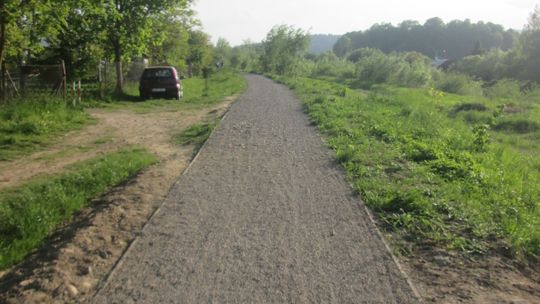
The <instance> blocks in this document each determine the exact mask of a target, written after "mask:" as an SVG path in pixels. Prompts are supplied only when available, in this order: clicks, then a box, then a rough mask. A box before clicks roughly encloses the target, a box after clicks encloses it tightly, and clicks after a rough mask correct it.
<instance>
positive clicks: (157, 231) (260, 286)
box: [93, 76, 418, 303]
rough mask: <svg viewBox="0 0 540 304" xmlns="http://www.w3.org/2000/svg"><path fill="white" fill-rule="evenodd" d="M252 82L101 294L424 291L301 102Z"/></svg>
mask: <svg viewBox="0 0 540 304" xmlns="http://www.w3.org/2000/svg"><path fill="white" fill-rule="evenodd" d="M248 81H249V88H248V91H247V92H246V93H245V94H244V95H243V96H242V97H241V98H240V99H239V100H238V101H237V102H236V103H235V104H234V105H233V106H232V108H231V110H230V111H229V113H228V115H227V116H226V117H225V119H224V120H223V122H222V123H221V125H220V126H219V128H217V129H216V131H215V132H214V134H213V135H212V136H211V138H210V139H209V141H208V142H207V144H206V145H205V147H204V148H203V149H202V150H201V153H200V155H199V156H198V158H197V159H196V160H195V161H194V163H193V164H192V166H191V167H190V168H189V169H188V170H187V171H186V173H185V174H184V175H183V176H182V177H181V178H180V180H179V181H178V182H177V183H176V185H175V186H174V187H173V189H172V191H171V193H170V194H169V196H168V197H167V199H166V200H165V202H164V204H163V206H162V207H161V209H160V210H159V211H158V213H157V214H156V215H155V216H154V217H153V218H152V219H151V221H150V222H149V223H148V225H147V226H146V227H145V229H144V230H143V232H142V234H141V235H140V236H139V237H138V238H137V239H136V240H135V241H134V243H133V244H132V246H131V247H130V249H129V250H128V251H127V253H126V255H125V256H124V257H123V258H122V259H121V260H120V262H119V264H118V265H117V267H116V268H115V270H114V271H113V272H112V273H111V275H110V277H109V279H108V280H107V281H106V282H105V283H104V284H103V286H102V288H101V289H100V290H99V291H98V292H97V294H96V295H95V297H94V299H93V302H94V303H133V302H138V303H179V302H182V303H284V302H289V303H416V302H418V299H416V297H415V296H414V293H413V291H412V289H411V287H410V285H409V284H408V283H407V281H406V279H405V278H404V276H403V275H402V273H401V272H400V271H399V269H398V267H397V265H396V264H395V262H394V261H393V259H392V256H391V255H390V253H389V252H388V250H387V249H386V247H385V245H384V243H383V241H382V240H381V238H380V236H379V234H378V232H377V230H376V227H375V225H374V224H373V223H372V222H371V221H370V220H369V215H368V214H367V212H366V210H365V208H364V206H363V205H362V203H361V202H360V201H359V200H358V199H357V198H356V197H355V196H354V195H353V194H352V191H351V189H350V187H349V185H348V183H347V182H346V180H345V177H344V174H343V172H342V171H341V170H340V169H339V168H338V166H337V165H336V164H335V163H334V161H333V156H332V153H331V151H330V150H328V149H327V148H326V147H325V146H324V144H323V142H322V141H321V139H320V138H319V137H318V135H317V134H316V132H315V129H314V127H313V126H311V125H310V123H309V121H308V119H307V117H306V115H305V114H304V113H303V112H302V109H301V105H300V103H299V102H298V101H296V100H295V98H294V97H293V95H292V93H291V92H290V91H289V90H287V89H286V88H284V87H283V86H280V85H277V84H275V83H274V82H272V81H270V80H267V79H265V78H263V77H260V76H248Z"/></svg>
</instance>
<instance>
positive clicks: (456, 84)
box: [435, 73, 483, 96]
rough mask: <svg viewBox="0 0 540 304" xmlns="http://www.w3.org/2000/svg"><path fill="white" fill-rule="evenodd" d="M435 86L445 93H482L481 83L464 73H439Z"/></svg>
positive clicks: (473, 94)
mask: <svg viewBox="0 0 540 304" xmlns="http://www.w3.org/2000/svg"><path fill="white" fill-rule="evenodd" d="M435 87H436V88H437V89H439V90H441V91H443V92H447V93H454V94H460V95H472V96H482V95H483V90H482V85H481V83H480V82H478V81H475V80H473V79H472V78H471V77H469V76H467V75H465V74H457V73H439V74H438V77H437V79H436V80H435Z"/></svg>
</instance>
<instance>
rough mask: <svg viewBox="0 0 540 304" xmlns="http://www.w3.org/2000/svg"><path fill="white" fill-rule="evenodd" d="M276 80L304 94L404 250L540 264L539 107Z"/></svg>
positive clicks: (313, 114) (343, 161)
mask: <svg viewBox="0 0 540 304" xmlns="http://www.w3.org/2000/svg"><path fill="white" fill-rule="evenodd" d="M275 79H277V80H278V81H280V82H282V83H285V84H287V85H288V86H290V87H291V88H293V89H294V90H295V91H296V93H297V96H298V97H299V98H300V99H301V100H302V101H303V103H304V104H305V108H306V111H307V112H308V113H309V115H310V118H311V120H312V121H313V122H314V123H315V124H316V125H317V128H318V129H319V131H320V132H322V133H323V134H324V135H325V136H326V138H327V142H328V144H329V145H330V146H331V148H332V149H334V150H335V152H336V157H337V159H338V161H339V162H340V163H341V164H342V165H343V167H344V168H345V170H346V172H347V174H348V177H349V179H350V180H351V182H352V184H353V186H354V188H355V190H356V191H357V192H358V193H359V194H360V195H361V197H362V198H363V200H364V201H365V202H366V204H367V205H368V206H369V207H370V208H371V209H372V210H373V211H374V212H375V213H376V214H377V215H378V217H379V219H380V220H381V222H382V223H383V224H384V226H385V228H386V229H388V230H390V231H393V232H394V235H397V236H399V237H398V238H397V239H398V240H400V241H398V242H401V243H400V244H396V245H397V246H396V247H397V248H400V251H401V253H404V254H406V253H407V252H408V251H409V250H411V249H412V248H411V247H410V244H418V245H428V246H439V247H446V248H448V249H450V250H459V251H461V252H465V253H470V254H473V253H479V254H482V253H484V252H487V251H488V250H497V251H499V252H503V253H504V254H508V255H511V256H514V257H535V258H538V255H539V254H540V229H539V227H540V206H539V204H540V170H539V169H540V153H538V149H539V146H538V145H539V143H540V131H539V130H538V128H536V127H535V126H536V125H535V124H534V121H538V120H537V119H538V118H540V105H539V103H534V102H531V101H530V100H513V101H512V104H511V106H509V101H508V100H491V99H484V98H481V97H474V96H460V95H453V94H443V93H442V92H439V91H436V90H434V89H406V88H395V87H389V86H379V87H375V88H374V89H373V90H372V91H371V92H369V93H368V94H365V93H360V92H356V91H354V90H351V89H349V88H348V87H346V86H343V85H339V84H336V83H332V82H329V81H323V80H315V79H309V78H295V79H292V78H280V77H276V78H275ZM502 126H504V127H502Z"/></svg>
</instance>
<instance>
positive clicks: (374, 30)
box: [334, 18, 519, 60]
mask: <svg viewBox="0 0 540 304" xmlns="http://www.w3.org/2000/svg"><path fill="white" fill-rule="evenodd" d="M518 38H519V33H518V32H516V31H514V30H505V29H504V28H503V27H502V26H501V25H497V24H493V23H484V22H478V23H471V21H470V20H465V21H460V20H455V21H451V22H449V23H444V22H443V21H442V20H441V19H440V18H431V19H429V20H427V21H426V22H425V23H424V24H420V23H419V22H417V21H410V20H408V21H403V22H401V23H400V24H399V25H397V26H393V25H392V24H375V25H373V26H372V27H371V28H370V29H368V30H366V31H358V32H351V33H348V34H345V35H344V36H343V37H341V38H340V39H339V40H338V41H337V43H336V44H335V45H334V52H335V53H336V55H338V56H340V57H343V56H346V55H347V54H349V53H350V52H352V51H354V50H356V49H360V48H376V49H379V50H381V51H383V52H385V53H390V52H412V51H414V52H419V53H422V54H424V55H426V56H428V57H431V58H434V57H444V58H447V59H452V60H458V59H461V58H463V57H465V56H468V55H471V54H472V53H475V52H477V53H479V52H482V51H483V50H490V49H494V48H497V49H502V50H508V49H510V48H512V46H513V45H514V42H515V41H516V40H517V39H518Z"/></svg>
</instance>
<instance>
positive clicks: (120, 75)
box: [114, 39, 124, 93]
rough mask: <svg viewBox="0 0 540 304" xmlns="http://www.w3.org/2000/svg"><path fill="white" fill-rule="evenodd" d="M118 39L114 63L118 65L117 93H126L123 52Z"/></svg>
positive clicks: (115, 45)
mask: <svg viewBox="0 0 540 304" xmlns="http://www.w3.org/2000/svg"><path fill="white" fill-rule="evenodd" d="M118 40H119V39H117V40H116V41H115V44H114V61H115V65H116V93H123V92H124V76H123V72H122V50H121V49H120V41H118Z"/></svg>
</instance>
